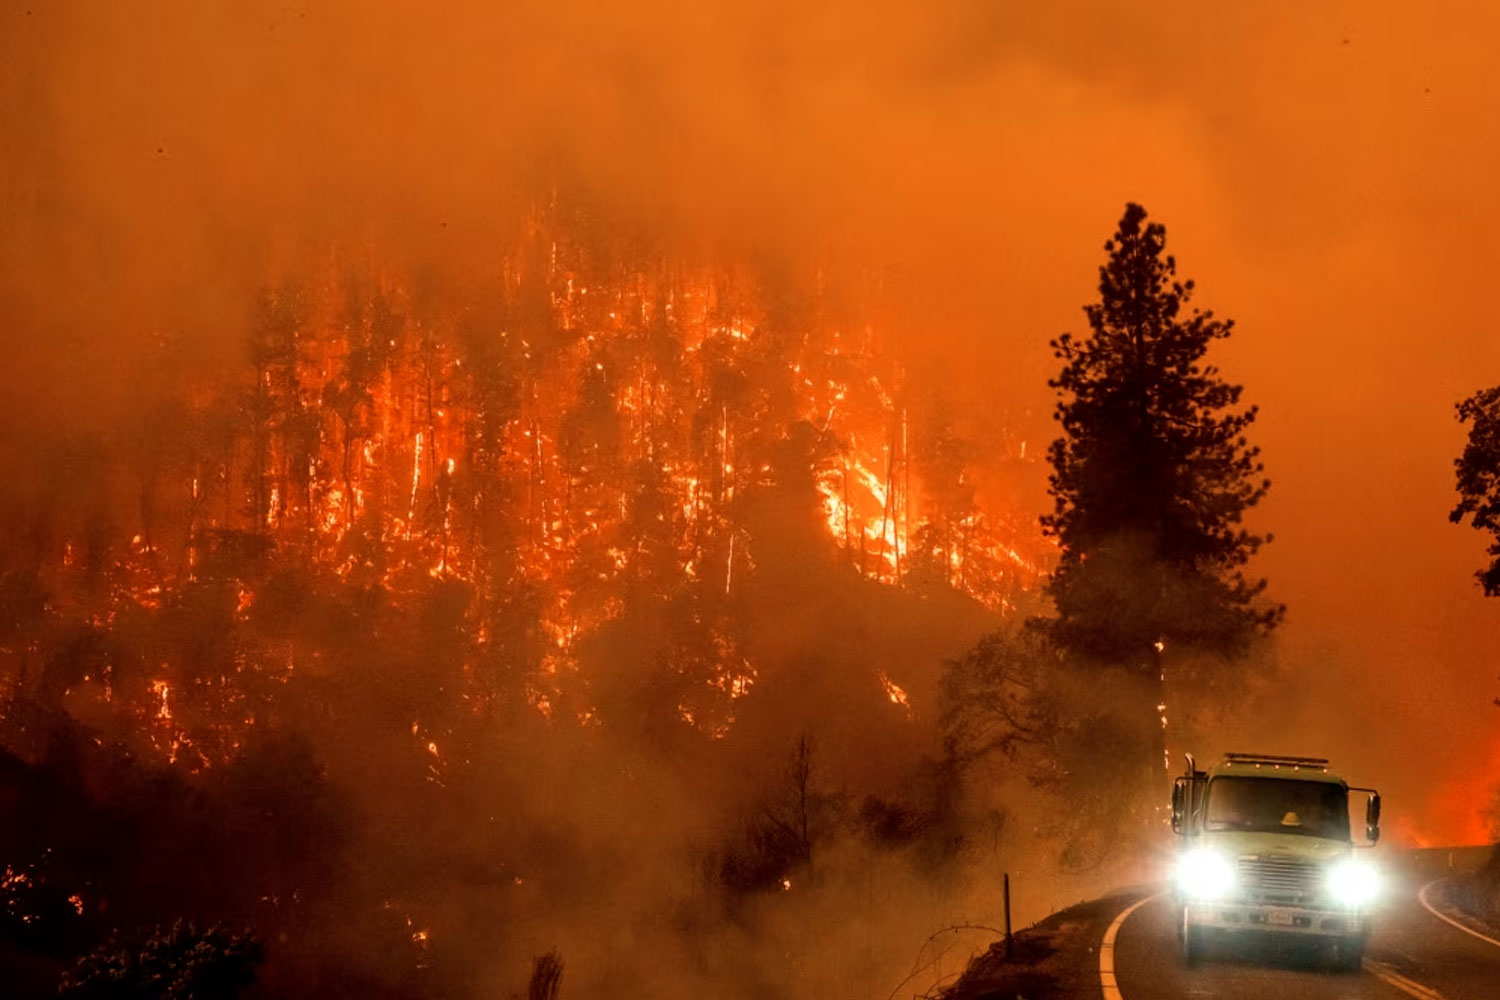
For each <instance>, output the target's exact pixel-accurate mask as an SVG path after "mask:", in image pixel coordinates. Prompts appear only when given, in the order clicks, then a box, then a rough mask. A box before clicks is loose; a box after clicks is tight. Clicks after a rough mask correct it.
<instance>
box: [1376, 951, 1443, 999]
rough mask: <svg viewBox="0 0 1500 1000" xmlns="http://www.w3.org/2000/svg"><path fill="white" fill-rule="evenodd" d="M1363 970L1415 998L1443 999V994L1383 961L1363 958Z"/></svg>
mask: <svg viewBox="0 0 1500 1000" xmlns="http://www.w3.org/2000/svg"><path fill="white" fill-rule="evenodd" d="M1364 964H1365V971H1366V972H1368V973H1370V975H1372V976H1374V977H1376V978H1377V979H1381V980H1384V981H1385V982H1387V983H1390V984H1391V985H1392V986H1394V987H1396V989H1398V990H1400V991H1401V992H1402V993H1405V994H1406V995H1407V996H1409V997H1416V1000H1444V998H1443V995H1442V994H1441V993H1439V992H1438V991H1437V990H1435V989H1433V988H1432V987H1430V986H1423V985H1422V984H1421V983H1419V982H1417V981H1416V980H1414V979H1407V978H1406V977H1405V976H1403V975H1401V974H1400V973H1399V972H1397V971H1396V970H1395V969H1392V968H1391V967H1390V966H1389V965H1386V964H1385V963H1384V962H1375V961H1372V960H1370V959H1368V958H1367V959H1365V963H1364Z"/></svg>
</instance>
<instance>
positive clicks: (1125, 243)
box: [1042, 204, 1282, 674]
mask: <svg viewBox="0 0 1500 1000" xmlns="http://www.w3.org/2000/svg"><path fill="white" fill-rule="evenodd" d="M1104 249H1105V251H1106V252H1107V253H1108V254H1109V259H1108V261H1107V262H1106V263H1105V264H1104V266H1102V267H1101V268H1100V269H1099V300H1098V302H1096V303H1094V304H1092V305H1089V306H1087V307H1085V310H1084V311H1085V313H1086V314H1087V316H1088V322H1089V334H1088V335H1087V336H1086V337H1083V338H1075V337H1073V336H1072V335H1071V334H1063V335H1062V336H1060V337H1058V338H1057V339H1056V340H1054V341H1052V345H1051V346H1052V349H1053V352H1054V354H1055V356H1056V357H1057V358H1058V359H1059V360H1060V361H1061V362H1062V363H1063V368H1062V372H1061V374H1059V375H1058V376H1057V378H1055V379H1053V380H1051V381H1050V382H1049V385H1051V386H1052V387H1053V388H1054V389H1056V390H1057V392H1058V395H1059V397H1060V399H1059V402H1058V405H1057V411H1056V418H1057V420H1058V421H1059V422H1060V423H1061V424H1062V431H1063V436H1062V437H1061V438H1059V439H1058V440H1056V441H1054V442H1053V443H1052V446H1051V449H1050V452H1049V459H1050V461H1051V464H1052V467H1053V472H1052V475H1051V476H1050V479H1049V482H1050V492H1051V494H1052V497H1053V500H1054V501H1055V509H1054V511H1053V513H1052V514H1050V515H1048V516H1046V517H1044V518H1043V519H1042V523H1043V528H1044V530H1045V531H1046V532H1047V533H1048V534H1049V535H1051V536H1052V537H1054V538H1055V539H1056V540H1057V542H1058V543H1059V546H1060V548H1061V557H1060V561H1059V564H1058V567H1057V570H1056V572H1055V574H1054V575H1053V577H1052V580H1051V583H1050V585H1049V590H1050V593H1051V596H1052V598H1053V600H1054V602H1055V603H1056V608H1057V617H1056V619H1054V620H1052V621H1050V622H1049V623H1048V628H1049V631H1051V633H1052V635H1053V638H1054V640H1055V641H1056V642H1057V643H1058V644H1059V645H1060V646H1061V647H1062V648H1063V649H1064V650H1066V651H1067V652H1068V653H1070V654H1074V655H1081V656H1082V657H1084V658H1085V659H1087V660H1091V661H1095V662H1097V663H1099V664H1101V665H1112V666H1119V667H1124V668H1127V669H1129V670H1132V671H1141V672H1143V673H1147V674H1149V673H1154V672H1155V671H1156V670H1157V669H1158V668H1159V662H1158V658H1157V654H1159V653H1160V651H1161V649H1162V646H1163V645H1168V646H1170V645H1173V644H1178V643H1186V644H1188V645H1189V646H1191V647H1193V648H1195V649H1197V650H1200V651H1203V652H1209V653H1214V654H1218V655H1221V656H1234V655H1236V654H1238V653H1240V652H1243V651H1244V650H1245V649H1246V647H1247V646H1248V645H1249V643H1250V641H1251V640H1252V639H1253V638H1254V637H1255V635H1256V634H1258V633H1261V632H1264V631H1266V630H1269V629H1270V628H1272V627H1273V626H1274V625H1275V624H1276V623H1277V621H1278V620H1279V618H1280V616H1281V612H1282V609H1281V608H1280V607H1278V606H1274V605H1271V604H1269V603H1267V602H1266V601H1265V600H1264V599H1263V598H1262V592H1263V590H1264V588H1265V581H1264V580H1257V581H1252V580H1249V579H1247V578H1246V577H1245V574H1244V568H1245V566H1246V564H1247V563H1248V562H1249V560H1250V558H1251V556H1253V555H1254V553H1255V552H1256V550H1257V549H1258V548H1259V547H1260V545H1261V544H1262V543H1263V542H1264V541H1266V539H1265V538H1263V537H1261V536H1259V535H1255V534H1251V533H1250V532H1249V531H1247V530H1245V529H1244V528H1243V527H1242V524H1241V521H1242V518H1243V515H1244V513H1245V511H1247V510H1248V509H1249V508H1251V507H1253V506H1254V505H1255V504H1256V503H1257V502H1259V501H1260V499H1261V498H1262V497H1263V496H1265V494H1266V491H1267V489H1268V488H1269V486H1270V482H1269V481H1268V480H1266V479H1264V478H1262V471H1263V466H1262V464H1261V462H1260V461H1259V453H1260V449H1259V448H1256V447H1254V446H1252V445H1250V444H1249V443H1248V442H1247V440H1246V437H1245V434H1246V431H1247V430H1248V429H1249V427H1250V425H1251V424H1252V423H1253V422H1254V421H1255V417H1256V408H1255V407H1253V406H1252V407H1249V408H1248V409H1242V408H1239V402H1240V394H1241V387H1240V386H1237V385H1231V384H1229V383H1227V382H1225V381H1224V380H1223V379H1222V378H1221V377H1220V375H1219V372H1218V369H1217V368H1215V367H1214V366H1213V365H1210V364H1206V363H1205V361H1204V357H1205V355H1206V354H1207V352H1208V349H1209V347H1210V345H1212V344H1213V342H1214V341H1216V340H1223V339H1224V338H1226V337H1228V336H1229V335H1230V332H1231V330H1232V329H1233V324H1232V322H1231V321H1228V320H1219V319H1216V318H1214V315H1213V314H1212V313H1211V312H1207V311H1199V310H1198V309H1196V308H1194V309H1192V310H1191V312H1189V311H1188V309H1187V307H1188V303H1189V300H1190V299H1191V297H1192V293H1193V283H1192V282H1191V281H1179V280H1178V279H1177V265H1176V262H1175V261H1174V260H1173V258H1172V257H1171V256H1168V255H1166V253H1165V249H1166V230H1165V228H1164V227H1162V226H1161V225H1160V224H1158V223H1147V222H1146V211H1145V209H1143V208H1141V206H1139V205H1136V204H1130V205H1127V206H1126V209H1125V215H1124V217H1123V218H1121V220H1120V226H1119V230H1118V231H1117V232H1116V233H1115V236H1114V238H1113V239H1111V240H1110V241H1109V242H1107V243H1105V244H1104Z"/></svg>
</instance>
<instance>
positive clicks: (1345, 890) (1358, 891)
mask: <svg viewBox="0 0 1500 1000" xmlns="http://www.w3.org/2000/svg"><path fill="white" fill-rule="evenodd" d="M1328 891H1329V892H1330V893H1332V894H1333V898H1334V899H1336V900H1338V901H1339V902H1340V903H1343V904H1344V905H1345V906H1349V907H1358V906H1368V905H1370V904H1371V903H1373V902H1374V901H1375V897H1376V896H1377V895H1379V894H1380V872H1379V871H1377V870H1376V869H1375V866H1374V865H1372V864H1370V863H1369V862H1368V861H1356V860H1354V859H1353V858H1351V859H1349V860H1347V861H1340V862H1339V863H1338V864H1336V865H1334V866H1333V868H1332V869H1331V870H1330V871H1329V872H1328Z"/></svg>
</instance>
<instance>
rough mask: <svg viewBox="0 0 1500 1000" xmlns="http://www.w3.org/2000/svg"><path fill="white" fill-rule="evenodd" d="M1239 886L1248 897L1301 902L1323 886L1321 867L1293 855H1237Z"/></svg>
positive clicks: (1315, 893) (1318, 892)
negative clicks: (1259, 856)
mask: <svg viewBox="0 0 1500 1000" xmlns="http://www.w3.org/2000/svg"><path fill="white" fill-rule="evenodd" d="M1239 876H1240V889H1241V890H1242V891H1244V892H1245V893H1246V894H1248V895H1251V896H1258V897H1261V898H1263V899H1270V900H1280V901H1285V902H1302V901H1304V900H1308V899H1311V898H1312V897H1314V896H1317V895H1319V894H1320V893H1321V892H1322V889H1323V869H1322V868H1321V867H1320V866H1319V865H1317V864H1315V863H1313V862H1311V861H1302V860H1299V859H1296V858H1275V857H1272V858H1241V859H1240V871H1239Z"/></svg>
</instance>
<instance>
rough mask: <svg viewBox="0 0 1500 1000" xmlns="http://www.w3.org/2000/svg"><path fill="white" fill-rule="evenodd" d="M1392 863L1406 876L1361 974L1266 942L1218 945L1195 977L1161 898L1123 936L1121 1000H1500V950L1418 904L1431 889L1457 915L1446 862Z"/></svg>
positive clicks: (1434, 900)
mask: <svg viewBox="0 0 1500 1000" xmlns="http://www.w3.org/2000/svg"><path fill="white" fill-rule="evenodd" d="M1393 860H1394V861H1395V862H1396V863H1397V864H1398V865H1399V868H1398V870H1397V871H1395V872H1391V873H1390V874H1391V880H1390V882H1389V883H1388V885H1387V891H1386V893H1385V897H1384V901H1383V903H1382V905H1381V907H1380V910H1379V912H1378V913H1377V915H1376V923H1375V932H1374V934H1373V935H1372V936H1371V938H1370V941H1369V943H1368V945H1367V946H1366V949H1365V961H1364V967H1363V969H1361V970H1360V971H1358V972H1340V971H1337V970H1336V969H1335V968H1334V967H1333V963H1332V962H1331V961H1330V956H1329V955H1328V953H1327V952H1326V951H1325V950H1324V949H1322V948H1320V947H1318V946H1317V944H1316V943H1315V942H1311V941H1309V940H1307V939H1298V938H1284V939H1279V938H1267V937H1257V938H1255V939H1252V940H1249V941H1242V942H1239V943H1230V942H1225V943H1222V944H1219V945H1216V946H1215V945H1211V946H1210V948H1209V950H1208V953H1207V954H1206V955H1205V957H1204V960H1203V961H1202V962H1200V963H1199V964H1198V965H1197V966H1196V967H1195V968H1191V969H1189V968H1187V967H1186V966H1185V965H1184V964H1183V962H1182V959H1181V957H1180V953H1179V950H1178V943H1177V927H1176V910H1175V907H1174V906H1173V904H1172V901H1171V898H1170V897H1169V896H1167V895H1162V896H1158V897H1155V898H1152V899H1151V900H1150V901H1148V902H1146V903H1145V904H1144V905H1142V906H1140V908H1138V909H1136V910H1135V911H1134V912H1133V913H1131V914H1130V916H1129V917H1127V918H1126V919H1125V921H1124V922H1123V923H1122V924H1120V926H1119V928H1118V931H1117V933H1116V937H1115V941H1114V953H1113V965H1114V981H1115V985H1116V986H1117V988H1118V990H1119V995H1120V996H1121V997H1122V998H1123V1000H1187V998H1191V1000H1210V998H1211V1000H1304V998H1305V1000H1402V998H1413V997H1414V998H1417V1000H1500V945H1496V944H1494V943H1492V942H1490V941H1485V940H1482V939H1481V938H1479V937H1476V936H1475V935H1473V934H1470V933H1465V932H1464V931H1463V930H1461V929H1459V928H1458V927H1455V926H1453V925H1452V924H1450V923H1448V922H1446V921H1444V920H1443V919H1441V918H1440V917H1438V916H1436V915H1434V914H1433V913H1432V912H1430V911H1429V910H1428V909H1427V908H1426V907H1424V906H1423V904H1422V901H1421V900H1420V899H1419V894H1420V893H1421V890H1422V889H1423V888H1424V887H1425V886H1429V885H1431V886H1432V888H1431V889H1430V890H1429V891H1428V894H1427V895H1428V900H1429V901H1430V903H1431V904H1432V905H1433V906H1434V907H1435V908H1437V909H1438V910H1439V911H1440V912H1444V913H1446V914H1448V915H1449V916H1450V917H1456V914H1454V913H1453V912H1452V911H1451V910H1449V909H1447V907H1446V906H1445V905H1444V903H1443V902H1442V884H1441V882H1436V883H1435V882H1434V880H1435V879H1437V878H1438V877H1439V876H1440V875H1442V874H1443V873H1444V871H1445V869H1444V868H1443V867H1442V863H1443V859H1441V858H1439V857H1436V856H1433V855H1426V856H1408V857H1404V858H1396V859H1393ZM1458 922H1459V923H1465V921H1463V920H1462V919H1461V918H1460V919H1459V920H1458ZM1487 933H1488V935H1489V936H1490V937H1492V938H1497V939H1500V935H1496V934H1495V933H1494V932H1493V931H1489V932H1487ZM1106 995H1108V994H1106Z"/></svg>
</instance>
